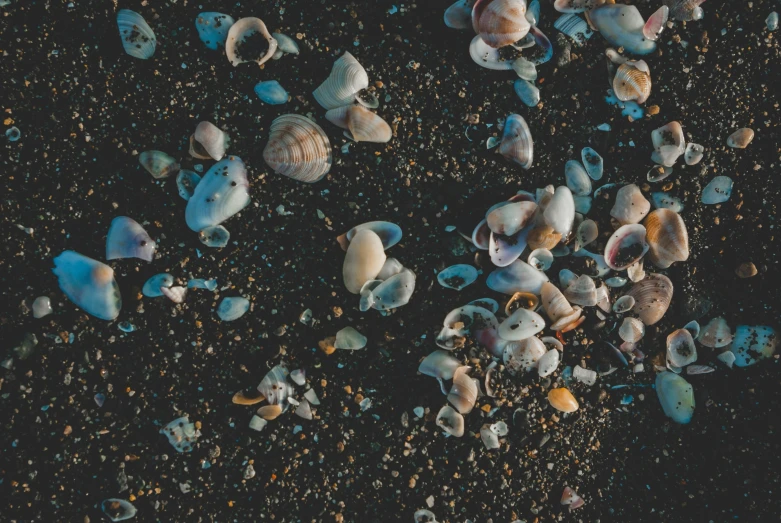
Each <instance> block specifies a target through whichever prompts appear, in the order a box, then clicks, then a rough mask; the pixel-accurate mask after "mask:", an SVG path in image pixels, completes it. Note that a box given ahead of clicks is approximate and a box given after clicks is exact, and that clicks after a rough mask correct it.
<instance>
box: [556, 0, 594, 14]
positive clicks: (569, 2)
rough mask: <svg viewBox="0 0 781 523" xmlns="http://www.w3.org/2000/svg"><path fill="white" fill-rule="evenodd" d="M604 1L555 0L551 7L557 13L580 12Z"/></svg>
mask: <svg viewBox="0 0 781 523" xmlns="http://www.w3.org/2000/svg"><path fill="white" fill-rule="evenodd" d="M604 3H605V0H556V1H555V2H554V3H553V8H554V9H556V11H558V12H559V13H582V12H584V11H588V10H590V9H594V8H596V7H599V6H601V5H602V4H604Z"/></svg>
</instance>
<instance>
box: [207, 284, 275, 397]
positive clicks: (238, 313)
mask: <svg viewBox="0 0 781 523" xmlns="http://www.w3.org/2000/svg"><path fill="white" fill-rule="evenodd" d="M249 305H250V304H249V300H248V299H247V298H244V297H241V296H237V297H228V298H223V299H222V301H221V302H220V305H219V306H218V307H217V316H219V317H220V319H221V320H222V321H235V320H238V319H239V318H241V317H242V316H244V314H246V312H247V311H248V310H249ZM267 397H268V396H267Z"/></svg>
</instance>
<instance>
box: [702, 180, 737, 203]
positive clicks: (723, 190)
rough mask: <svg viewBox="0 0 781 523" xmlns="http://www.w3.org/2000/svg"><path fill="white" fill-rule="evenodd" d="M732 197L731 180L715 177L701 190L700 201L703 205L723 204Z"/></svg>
mask: <svg viewBox="0 0 781 523" xmlns="http://www.w3.org/2000/svg"><path fill="white" fill-rule="evenodd" d="M730 196H732V178H730V177H729V176H716V177H715V178H713V179H712V180H711V181H710V183H708V185H706V186H705V188H704V189H703V190H702V196H701V201H702V203H704V204H705V205H715V204H717V203H724V202H726V201H727V200H729V197H730Z"/></svg>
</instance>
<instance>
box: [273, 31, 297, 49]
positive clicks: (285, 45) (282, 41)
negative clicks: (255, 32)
mask: <svg viewBox="0 0 781 523" xmlns="http://www.w3.org/2000/svg"><path fill="white" fill-rule="evenodd" d="M271 36H272V37H273V38H274V40H276V41H277V50H278V51H282V52H283V53H286V54H298V53H299V48H298V44H297V43H296V41H295V40H293V39H292V38H290V37H289V36H287V35H285V34H282V33H271Z"/></svg>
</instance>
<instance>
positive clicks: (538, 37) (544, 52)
mask: <svg viewBox="0 0 781 523" xmlns="http://www.w3.org/2000/svg"><path fill="white" fill-rule="evenodd" d="M529 35H531V37H532V38H533V39H534V44H535V45H536V46H537V47H538V48H539V49H537V50H536V52H535V54H534V55H532V56H531V57H530V58H529V61H530V62H531V63H533V64H534V65H541V64H544V63H546V62H549V61H550V59H551V58H553V44H552V43H551V41H550V40H549V39H548V37H547V36H545V33H543V32H542V31H540V29H539V28H538V27H536V26H532V27H531V28H530V29H529Z"/></svg>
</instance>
